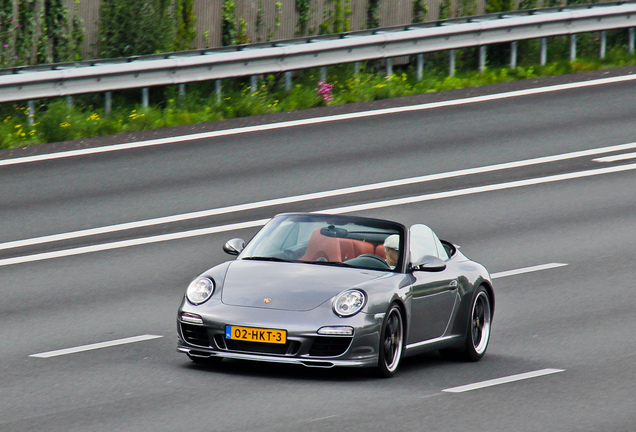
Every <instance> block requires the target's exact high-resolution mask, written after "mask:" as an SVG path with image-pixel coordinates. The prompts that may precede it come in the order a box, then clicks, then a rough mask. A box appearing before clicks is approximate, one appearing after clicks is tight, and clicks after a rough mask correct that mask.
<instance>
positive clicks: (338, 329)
mask: <svg viewBox="0 0 636 432" xmlns="http://www.w3.org/2000/svg"><path fill="white" fill-rule="evenodd" d="M318 334H319V335H329V336H353V327H349V326H334V327H321V328H319V329H318Z"/></svg>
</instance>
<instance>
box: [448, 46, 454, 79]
mask: <svg viewBox="0 0 636 432" xmlns="http://www.w3.org/2000/svg"><path fill="white" fill-rule="evenodd" d="M448 56H449V65H448V75H450V76H455V50H450V52H449V54H448Z"/></svg>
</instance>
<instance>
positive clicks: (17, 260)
mask: <svg viewBox="0 0 636 432" xmlns="http://www.w3.org/2000/svg"><path fill="white" fill-rule="evenodd" d="M629 170H636V164H630V165H620V166H616V167H608V168H600V169H595V170H589V171H580V172H574V173H568V174H559V175H554V176H547V177H539V178H535V179H528V180H521V181H514V182H507V183H499V184H493V185H488V186H479V187H472V188H467V189H459V190H455V191H448V192H438V193H433V194H426V195H419V196H414V197H406V198H399V199H393V200H387V201H379V202H374V203H367V204H358V205H353V206H346V207H337V208H332V209H328V210H320V211H318V212H316V213H320V212H324V213H332V214H341V213H351V212H358V211H364V210H373V209H378V208H386V207H393V206H398V205H405V204H414V203H419V202H424V201H432V200H438V199H443V198H452V197H459V196H466V195H472V194H477V193H483V192H491V191H498V190H504V189H512V188H518V187H523V186H532V185H539V184H545V183H551V182H558V181H563V180H572V179H578V178H585V177H592V176H597V175H603V174H610V173H616V172H622V171H629ZM268 220H269V219H260V220H256V221H250V222H242V223H235V224H229V225H222V226H216V227H210V228H202V229H197V230H191V231H184V232H180V233H173V234H163V235H158V236H151V237H144V238H139V239H132V240H124V241H118V242H112V243H104V244H98V245H93V246H84V247H79V248H73V249H65V250H60V251H55V252H45V253H40V254H35V255H25V256H20V257H14V258H5V259H2V260H0V267H4V266H9V265H13V264H21V263H27V262H33V261H42V260H47V259H52V258H61V257H67V256H73V255H81V254H86V253H91V252H98V251H105V250H112V249H119V248H125V247H131V246H140V245H145V244H151V243H158V242H163V241H170V240H179V239H183V238H189V237H196V236H203V235H208V234H216V233H221V232H227V231H233V230H238V229H244V228H253V227H257V226H262V225H265V223H267V221H268Z"/></svg>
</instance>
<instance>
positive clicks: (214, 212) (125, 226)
mask: <svg viewBox="0 0 636 432" xmlns="http://www.w3.org/2000/svg"><path fill="white" fill-rule="evenodd" d="M635 148H636V142H632V143H627V144H620V145H615V146H608V147H600V148H595V149H590V150H582V151H576V152H570V153H563V154H558V155H553V156H544V157H539V158H533V159H525V160H520V161H515V162H507V163H501V164H495V165H487V166H483V167H477V168H467V169H461V170H457V171H449V172H444V173H439V174H429V175H424V176H417V177H410V178H406V179H400V180H391V181H385V182H379V183H371V184H367V185H361V186H352V187H346V188H341V189H334V190H328V191H323V192H314V193H308V194H302V195H296V196H290V197H285V198H276V199H269V200H264V201H257V202H253V203H247V204H238V205H232V206H227V207H220V208H216V209H209V210H202V211H197V212H191V213H184V214H179V215H173V216H165V217H159V218H153V219H146V220H142V221H137V222H127V223H122V224H116V225H109V226H104V227H99V228H91V229H85V230H79V231H72V232H68V233H62V234H53V235H47V236H42V237H35V238H30V239H25V240H15V241H10V242H5V243H0V250H5V249H11V248H18V247H24V246H32V245H36V244H42V243H48V242H55V241H62V240H71V239H75V238H80V237H88V236H92V235H98V234H108V233H113V232H117V231H125V230H129V229H136V228H143V227H148V226H154V225H161V224H166V223H172V222H180V221H186V220H191V219H198V218H205V217H210V216H218V215H222V214H228V213H236V212H240V211H247V210H255V209H260V208H265V207H272V206H276V205H283V204H293V203H297V202H302V201H311V200H316V199H322V198H330V197H336V196H342V195H348V194H353V193H360V192H368V191H373V190H379V189H388V188H391V187H396V186H406V185H411V184H417V183H425V182H430V181H435V180H444V179H449V178H454V177H461V176H467V175H473V174H482V173H487V172H494V171H500V170H506V169H512V168H520V167H525V166H531V165H538V164H543V163H550V162H557V161H563V160H568V159H574V158H580V157H587V156H594V155H597V154H603V153H612V152H617V151H623V150H630V149H635Z"/></svg>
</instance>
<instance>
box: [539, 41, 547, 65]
mask: <svg viewBox="0 0 636 432" xmlns="http://www.w3.org/2000/svg"><path fill="white" fill-rule="evenodd" d="M539 46H540V52H539V64H540V65H541V66H545V64H546V63H547V61H548V39H546V38H544V37H542V38H541V39H539Z"/></svg>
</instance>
